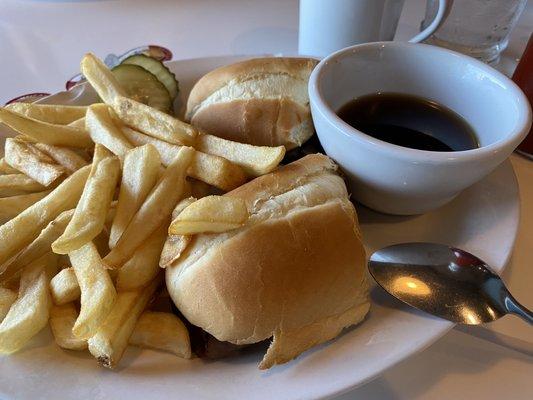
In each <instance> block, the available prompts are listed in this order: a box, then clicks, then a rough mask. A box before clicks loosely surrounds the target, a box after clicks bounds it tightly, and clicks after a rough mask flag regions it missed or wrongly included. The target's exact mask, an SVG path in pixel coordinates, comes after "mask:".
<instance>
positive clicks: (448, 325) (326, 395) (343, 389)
mask: <svg viewBox="0 0 533 400" xmlns="http://www.w3.org/2000/svg"><path fill="white" fill-rule="evenodd" d="M273 56H274V57H276V56H280V55H277V54H242V55H214V56H204V57H192V58H184V59H177V60H171V61H168V62H166V63H165V64H167V65H173V64H180V63H185V62H193V63H206V62H213V60H214V59H220V60H221V61H222V60H223V61H227V62H228V63H231V62H237V61H239V60H244V59H248V58H256V57H273ZM283 56H288V57H294V56H296V55H292V54H287V55H283ZM78 86H81V85H77V86H75V87H74V88H76V87H78ZM74 88H73V89H74ZM73 89H71V91H65V90H63V91H59V92H56V93H54V94H51V95H50V96H47V97H45V98H42V99H39V101H38V102H43V103H46V102H47V100H48V99H50V98H53V97H56V96H58V95H60V94H61V93H68V92H71V93H73V92H72V90H73ZM1 136H3V135H1ZM2 153H3V151H2ZM506 164H508V167H510V171H511V172H512V182H509V183H508V184H509V186H512V187H513V188H514V189H515V191H516V195H515V196H514V199H513V201H514V203H515V204H514V207H513V208H514V210H515V212H516V215H515V216H514V218H513V220H515V221H516V223H514V229H513V232H512V238H511V240H510V247H509V248H510V251H509V252H508V253H507V254H506V256H505V258H504V262H503V265H502V266H501V268H499V269H498V274H500V275H501V273H502V272H503V271H504V270H505V269H506V268H507V266H508V264H509V261H510V259H511V257H512V254H513V249H514V246H515V244H516V240H517V235H518V230H519V224H520V214H521V207H520V201H521V199H520V192H519V186H518V180H517V176H516V172H515V170H514V168H513V165H512V163H511V162H510V160H509V159H506V160H505V161H504V162H503V163H502V164H500V165H499V166H497V167H496V169H498V168H503V167H504V165H506ZM454 326H455V324H454V323H452V322H447V321H445V322H444V323H443V326H442V327H441V328H439V332H438V333H435V334H433V335H432V336H430V337H428V338H426V340H424V341H422V342H421V343H418V344H417V347H416V348H415V350H414V351H405V352H403V353H399V354H398V355H397V357H396V358H395V359H394V360H393V361H392V362H391V363H388V364H387V366H385V367H382V368H376V370H375V371H374V372H372V373H371V374H370V375H368V376H366V377H365V378H364V379H362V380H356V379H354V383H352V384H349V385H344V386H340V387H338V388H337V389H336V390H325V391H322V392H321V393H316V395H312V396H311V397H309V399H330V398H333V397H336V396H339V395H342V394H345V393H347V392H350V391H351V390H353V389H355V388H357V387H360V386H362V385H364V384H366V383H368V382H370V381H372V380H373V379H375V378H377V377H378V376H380V375H381V374H383V373H384V372H385V371H387V370H388V369H390V368H393V367H395V366H396V365H398V364H399V363H400V362H402V361H404V360H406V359H408V358H409V357H411V356H414V355H416V354H418V353H420V352H421V351H423V350H425V349H427V348H428V347H429V346H431V345H432V344H433V343H435V342H436V341H437V340H439V339H440V338H442V337H443V336H444V335H445V334H446V333H448V332H449V331H450V330H451V329H452V328H453V327H454Z"/></svg>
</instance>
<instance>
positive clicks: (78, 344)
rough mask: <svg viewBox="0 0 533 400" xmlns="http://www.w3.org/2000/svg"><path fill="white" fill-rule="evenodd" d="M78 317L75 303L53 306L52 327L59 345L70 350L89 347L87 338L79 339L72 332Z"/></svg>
mask: <svg viewBox="0 0 533 400" xmlns="http://www.w3.org/2000/svg"><path fill="white" fill-rule="evenodd" d="M77 318H78V311H77V310H76V307H75V306H74V303H67V304H64V305H62V306H52V309H51V310H50V328H51V329H52V333H53V335H54V340H55V342H56V344H57V345H58V346H59V347H61V348H63V349H69V350H85V349H86V348H87V341H86V340H83V339H78V338H77V337H76V336H74V335H73V334H72V328H73V327H74V324H75V323H76V319H77Z"/></svg>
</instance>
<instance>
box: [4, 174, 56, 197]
mask: <svg viewBox="0 0 533 400" xmlns="http://www.w3.org/2000/svg"><path fill="white" fill-rule="evenodd" d="M45 190H46V187H45V186H43V185H41V184H40V183H39V182H37V181H35V180H34V179H32V178H30V177H29V176H26V175H25V174H21V173H18V174H8V175H0V197H8V196H18V195H21V194H28V193H29V192H42V191H45Z"/></svg>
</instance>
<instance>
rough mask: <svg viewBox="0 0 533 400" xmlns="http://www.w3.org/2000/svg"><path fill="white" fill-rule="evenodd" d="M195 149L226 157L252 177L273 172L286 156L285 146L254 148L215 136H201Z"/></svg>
mask: <svg viewBox="0 0 533 400" xmlns="http://www.w3.org/2000/svg"><path fill="white" fill-rule="evenodd" d="M195 148H196V149H197V150H199V151H202V152H204V153H207V154H212V155H216V156H219V157H224V158H225V159H227V160H230V161H232V162H234V163H235V164H237V165H240V166H241V167H242V168H243V169H244V171H245V172H246V173H247V174H248V175H250V176H260V175H264V174H267V173H269V172H271V171H272V170H273V169H274V168H276V167H277V166H278V165H279V163H280V162H281V160H283V157H284V156H285V147H284V146H277V147H268V146H253V145H251V144H246V143H238V142H233V141H231V140H226V139H222V138H219V137H217V136H213V135H199V136H198V138H197V139H196V144H195Z"/></svg>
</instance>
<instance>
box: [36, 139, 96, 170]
mask: <svg viewBox="0 0 533 400" xmlns="http://www.w3.org/2000/svg"><path fill="white" fill-rule="evenodd" d="M34 146H35V147H37V148H38V149H39V150H40V151H42V152H43V153H45V154H46V155H48V156H49V157H51V158H52V159H53V160H54V161H55V162H56V163H58V164H59V165H61V166H63V167H64V168H65V169H66V170H67V172H68V173H69V174H72V173H73V172H74V171H77V170H79V169H80V168H81V167H85V166H86V165H87V161H85V159H84V158H83V157H82V156H80V155H79V154H78V153H76V152H75V151H74V150H71V149H69V148H68V147H60V146H52V145H51V144H45V143H35V145H34Z"/></svg>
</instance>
